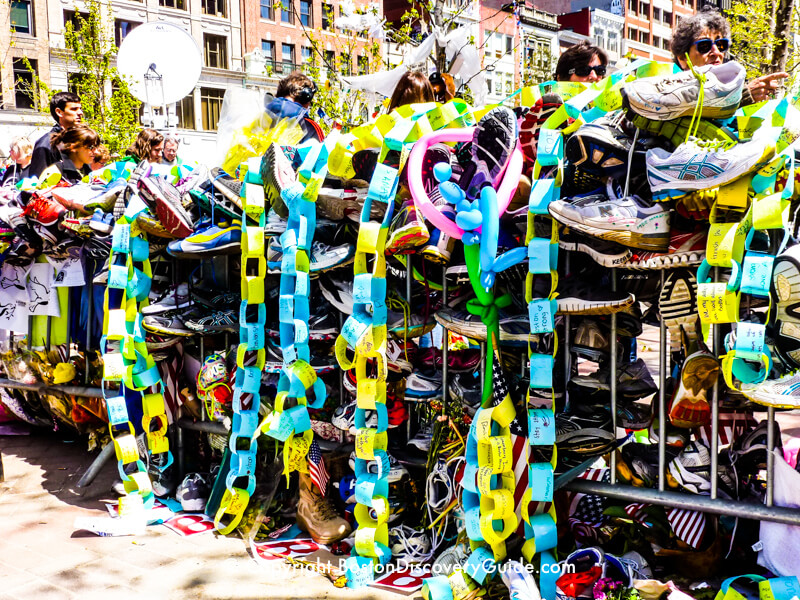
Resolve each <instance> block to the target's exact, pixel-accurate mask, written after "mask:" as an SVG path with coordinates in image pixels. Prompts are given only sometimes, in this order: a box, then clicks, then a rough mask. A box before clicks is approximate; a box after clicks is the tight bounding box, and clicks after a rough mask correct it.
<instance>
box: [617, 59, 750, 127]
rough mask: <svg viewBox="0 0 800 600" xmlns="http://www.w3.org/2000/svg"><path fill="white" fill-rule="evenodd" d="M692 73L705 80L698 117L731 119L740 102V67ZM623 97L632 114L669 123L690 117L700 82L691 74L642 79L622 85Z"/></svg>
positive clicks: (723, 66) (713, 67)
mask: <svg viewBox="0 0 800 600" xmlns="http://www.w3.org/2000/svg"><path fill="white" fill-rule="evenodd" d="M695 72H696V73H697V74H698V75H701V76H703V75H704V76H705V83H704V84H703V106H702V113H701V116H703V117H706V118H714V119H725V118H728V117H730V116H732V115H733V113H735V112H736V109H737V108H738V107H739V102H740V101H741V99H742V89H743V87H744V79H745V69H744V67H742V65H740V64H739V63H737V62H727V63H723V64H721V65H707V66H704V67H698V68H697V69H695ZM625 93H626V94H627V96H628V102H630V105H631V109H632V110H633V111H634V112H635V113H637V114H639V115H642V116H643V117H646V118H648V119H654V120H656V121H669V120H670V119H677V118H678V117H687V116H692V115H693V114H694V111H695V108H696V106H697V100H698V96H699V93H700V79H698V77H697V75H695V73H693V72H692V71H682V72H680V73H676V74H675V75H665V76H659V77H645V78H644V79H637V80H636V81H632V82H630V83H628V84H626V85H625Z"/></svg>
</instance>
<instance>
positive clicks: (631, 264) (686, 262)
mask: <svg viewBox="0 0 800 600" xmlns="http://www.w3.org/2000/svg"><path fill="white" fill-rule="evenodd" d="M707 241H708V230H707V228H703V227H701V226H698V227H696V228H695V230H694V231H680V230H678V229H674V228H673V229H671V230H670V232H669V250H667V252H666V253H661V252H647V251H635V252H633V253H632V254H631V257H630V260H628V261H627V262H626V263H624V264H621V265H619V266H621V267H622V268H623V269H648V270H654V271H655V270H661V269H675V268H677V267H690V266H694V265H699V264H700V263H701V262H703V259H705V257H706V242H707Z"/></svg>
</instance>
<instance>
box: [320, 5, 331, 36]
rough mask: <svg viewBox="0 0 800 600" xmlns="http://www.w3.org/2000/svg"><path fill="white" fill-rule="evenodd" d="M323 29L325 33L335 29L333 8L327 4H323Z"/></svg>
mask: <svg viewBox="0 0 800 600" xmlns="http://www.w3.org/2000/svg"><path fill="white" fill-rule="evenodd" d="M322 28H323V29H324V30H325V31H330V30H331V29H333V6H331V5H330V4H328V3H327V2H323V3H322Z"/></svg>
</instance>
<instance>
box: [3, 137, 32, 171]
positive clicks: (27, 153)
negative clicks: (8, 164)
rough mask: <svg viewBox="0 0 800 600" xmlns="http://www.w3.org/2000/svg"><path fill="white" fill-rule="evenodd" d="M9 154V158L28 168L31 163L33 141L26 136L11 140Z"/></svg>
mask: <svg viewBox="0 0 800 600" xmlns="http://www.w3.org/2000/svg"><path fill="white" fill-rule="evenodd" d="M8 153H9V156H11V160H13V161H14V162H15V163H17V164H18V165H22V167H23V168H24V167H27V166H28V164H29V163H30V162H31V155H32V154H33V144H31V141H30V140H29V139H28V138H26V137H25V136H20V137H16V138H14V139H13V140H11V146H10V147H9V151H8Z"/></svg>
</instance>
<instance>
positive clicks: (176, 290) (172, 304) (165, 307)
mask: <svg viewBox="0 0 800 600" xmlns="http://www.w3.org/2000/svg"><path fill="white" fill-rule="evenodd" d="M106 273H107V272H106ZM107 277H108V275H107V274H106V281H108V279H107ZM192 304H194V302H193V300H192V298H191V297H190V296H189V284H188V283H180V284H178V285H177V286H176V287H171V288H169V289H168V290H167V291H165V292H164V293H163V294H161V295H160V296H157V297H156V298H155V300H154V301H153V303H152V304H149V305H147V306H144V307H142V309H141V311H140V312H141V313H142V314H143V315H145V316H147V315H157V314H160V313H165V312H169V311H175V310H181V309H186V308H189V307H190V306H192Z"/></svg>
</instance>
